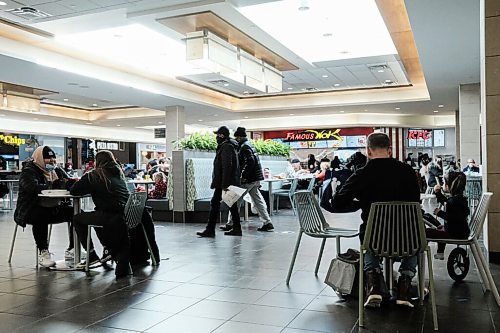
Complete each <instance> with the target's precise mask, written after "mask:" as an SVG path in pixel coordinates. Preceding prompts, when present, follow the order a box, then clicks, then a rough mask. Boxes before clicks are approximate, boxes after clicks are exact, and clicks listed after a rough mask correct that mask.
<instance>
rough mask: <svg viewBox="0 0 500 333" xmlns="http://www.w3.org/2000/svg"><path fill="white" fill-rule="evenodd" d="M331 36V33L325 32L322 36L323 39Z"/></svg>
mask: <svg viewBox="0 0 500 333" xmlns="http://www.w3.org/2000/svg"><path fill="white" fill-rule="evenodd" d="M332 36H333V34H332V33H331V32H326V33H324V34H323V37H332Z"/></svg>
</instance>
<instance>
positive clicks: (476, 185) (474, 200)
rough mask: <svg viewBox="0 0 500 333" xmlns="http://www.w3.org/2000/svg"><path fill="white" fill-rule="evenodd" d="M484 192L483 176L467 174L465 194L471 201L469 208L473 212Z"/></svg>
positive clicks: (469, 201)
mask: <svg viewBox="0 0 500 333" xmlns="http://www.w3.org/2000/svg"><path fill="white" fill-rule="evenodd" d="M482 193H483V178H482V177H478V176H470V175H469V176H467V182H466V185H465V196H466V197H467V201H468V203H469V209H470V211H471V212H473V211H474V210H475V209H476V207H477V206H478V204H479V199H481V194H482Z"/></svg>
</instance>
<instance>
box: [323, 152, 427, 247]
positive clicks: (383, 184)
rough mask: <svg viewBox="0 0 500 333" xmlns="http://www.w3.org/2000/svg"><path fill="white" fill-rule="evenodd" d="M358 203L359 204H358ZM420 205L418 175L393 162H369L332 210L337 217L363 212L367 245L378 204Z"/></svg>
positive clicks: (335, 199) (362, 228)
mask: <svg viewBox="0 0 500 333" xmlns="http://www.w3.org/2000/svg"><path fill="white" fill-rule="evenodd" d="M355 199H357V200H358V201H355ZM388 201H409V202H420V189H419V187H418V183H417V177H416V174H415V171H414V170H413V169H412V167H411V166H409V165H408V164H404V163H402V162H399V161H397V160H395V159H393V158H377V159H372V160H369V161H368V163H367V164H366V165H365V167H363V168H361V169H358V170H357V171H356V172H355V173H354V174H353V175H352V176H351V177H349V179H347V181H346V183H345V184H344V185H343V186H342V187H341V188H340V189H339V190H338V191H337V193H336V194H335V196H334V197H333V200H332V202H331V206H330V207H324V208H326V209H327V210H329V211H331V212H334V213H343V212H354V211H356V210H358V209H359V208H361V219H362V220H363V223H362V224H361V226H360V228H359V232H360V239H361V241H363V237H364V231H365V228H366V222H367V220H368V214H369V213H370V208H371V204H372V203H374V202H388Z"/></svg>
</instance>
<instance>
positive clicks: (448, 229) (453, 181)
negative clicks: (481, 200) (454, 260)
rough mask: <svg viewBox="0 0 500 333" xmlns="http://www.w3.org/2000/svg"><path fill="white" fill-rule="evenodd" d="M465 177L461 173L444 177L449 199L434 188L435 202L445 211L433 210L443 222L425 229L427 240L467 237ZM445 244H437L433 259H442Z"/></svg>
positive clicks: (437, 188) (467, 211) (438, 186)
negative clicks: (441, 205)
mask: <svg viewBox="0 0 500 333" xmlns="http://www.w3.org/2000/svg"><path fill="white" fill-rule="evenodd" d="M466 182H467V181H466V177H465V174H464V173H463V172H453V171H452V172H450V173H448V174H447V175H446V176H445V186H444V189H445V191H447V192H449V193H450V197H449V198H446V197H445V196H444V194H443V193H441V186H440V185H439V184H438V185H436V186H434V193H435V194H436V198H437V201H438V202H439V203H440V204H444V205H445V207H446V210H444V211H443V210H441V209H439V208H436V209H434V214H435V215H437V216H438V217H440V218H442V219H443V220H444V225H440V226H439V227H438V228H437V229H431V228H429V229H426V232H425V234H426V235H427V238H431V239H432V238H434V239H448V238H453V239H467V237H469V233H470V230H469V224H468V223H467V216H469V213H470V210H469V205H468V203H467V199H466V198H465V197H464V191H465V185H466ZM445 247H446V244H445V243H438V249H437V253H436V254H435V255H434V258H435V259H440V260H443V259H444V249H445Z"/></svg>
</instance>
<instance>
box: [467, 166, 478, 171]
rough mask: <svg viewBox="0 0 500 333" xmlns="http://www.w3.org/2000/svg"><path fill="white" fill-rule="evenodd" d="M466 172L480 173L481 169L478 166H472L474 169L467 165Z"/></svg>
mask: <svg viewBox="0 0 500 333" xmlns="http://www.w3.org/2000/svg"><path fill="white" fill-rule="evenodd" d="M464 172H479V167H478V166H472V167H470V166H468V165H467V166H466V167H465V168H464Z"/></svg>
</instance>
